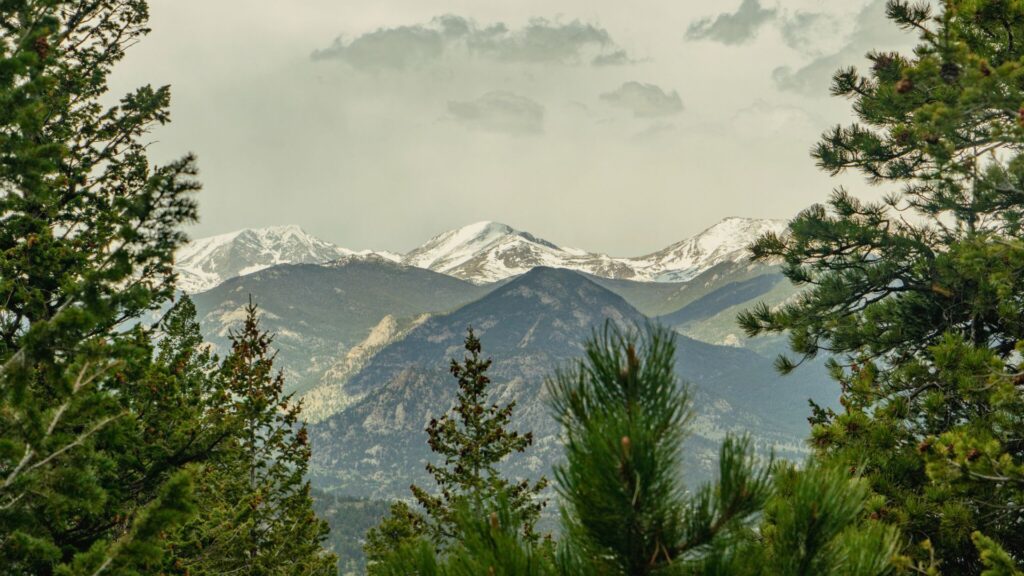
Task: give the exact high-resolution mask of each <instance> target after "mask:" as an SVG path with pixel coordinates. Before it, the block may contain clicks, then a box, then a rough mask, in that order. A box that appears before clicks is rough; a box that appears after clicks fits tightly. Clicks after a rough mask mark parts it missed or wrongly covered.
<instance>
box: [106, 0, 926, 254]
mask: <svg viewBox="0 0 1024 576" xmlns="http://www.w3.org/2000/svg"><path fill="white" fill-rule="evenodd" d="M150 4H151V11H152V20H151V26H152V28H153V33H152V34H151V35H150V36H149V37H148V38H146V39H145V40H144V41H143V43H141V44H140V45H138V46H137V47H135V48H133V49H132V51H131V52H130V54H129V56H128V58H127V59H126V61H125V62H124V63H123V64H122V66H121V68H120V69H119V70H118V73H117V75H116V77H115V79H114V82H113V88H114V90H115V91H117V92H125V91H127V90H128V89H130V88H131V87H133V86H136V85H141V84H146V83H152V84H171V85H172V87H173V103H172V106H171V112H172V119H173V123H172V124H171V125H170V126H168V127H165V128H161V129H160V130H159V131H157V132H156V133H155V135H154V138H155V139H156V140H157V142H156V143H155V144H154V146H153V148H152V149H153V153H154V156H155V158H156V159H157V160H158V161H160V160H166V159H169V158H172V157H176V156H178V155H180V154H182V153H184V152H187V151H192V152H195V153H197V154H198V156H199V161H200V168H201V170H202V177H201V178H202V181H203V183H204V185H205V190H204V191H203V192H202V193H201V195H200V197H199V200H200V214H201V218H202V221H201V223H200V224H199V225H198V226H196V227H194V228H192V229H190V233H192V234H193V235H194V236H204V235H209V234H215V233H220V232H227V231H230V230H235V229H238V228H245V227H258V226H266V225H273V224H299V225H301V226H302V227H304V228H305V229H307V230H308V231H310V232H311V233H313V234H315V235H317V236H320V237H322V238H324V239H325V240H329V241H332V242H336V243H338V244H341V245H343V246H345V247H348V248H352V249H363V248H374V249H389V250H395V251H403V252H404V251H407V250H409V249H411V248H413V247H414V246H416V245H418V244H420V243H422V242H423V241H425V240H426V239H427V238H429V237H430V236H432V235H434V234H436V233H438V232H440V231H443V230H445V229H448V228H453V227H456V226H461V225H463V224H467V223H470V222H474V221H478V220H497V221H501V222H505V223H507V224H510V225H512V226H514V227H517V228H520V229H524V230H528V231H530V232H532V233H534V234H536V235H538V236H541V237H543V238H546V239H548V240H551V241H553V242H556V243H559V244H563V245H568V246H574V247H579V248H585V249H588V250H593V251H602V252H606V253H610V254H613V255H621V256H626V255H639V254H643V253H647V252H651V251H654V250H656V249H659V248H662V247H664V246H665V245H667V244H670V243H672V242H675V241H678V240H680V239H682V238H684V237H687V236H689V235H692V234H694V233H696V232H698V231H700V230H701V229H703V228H706V227H707V226H710V225H712V224H714V223H715V222H717V221H718V220H720V219H722V218H723V217H727V216H750V217H771V218H788V217H791V216H792V215H793V214H795V213H796V212H797V211H798V210H800V209H802V208H804V207H806V206H808V205H809V204H811V203H813V202H816V201H821V200H822V199H824V198H825V197H826V196H827V194H828V193H829V191H830V190H831V189H832V188H833V187H834V186H836V185H837V184H839V183H840V182H843V183H845V184H847V185H848V186H849V187H850V188H851V189H853V190H855V191H856V192H857V193H858V194H860V195H870V196H875V195H878V194H880V193H881V191H880V190H873V189H871V188H869V187H868V186H867V184H864V183H863V182H862V180H861V179H860V178H859V177H856V176H851V177H848V178H845V179H843V180H841V181H840V180H836V179H831V178H829V177H828V175H827V174H824V173H822V172H820V171H818V170H817V168H816V167H815V166H814V162H813V160H812V159H811V158H810V157H809V155H808V151H809V149H810V147H811V146H812V145H813V144H814V143H815V141H816V139H817V136H818V135H819V134H820V132H821V131H822V130H824V129H826V128H827V127H829V126H830V125H833V124H835V123H837V122H845V121H846V120H847V119H848V118H849V103H848V102H846V101H844V100H841V99H837V98H834V97H831V96H829V94H828V86H829V78H830V76H831V74H832V72H833V71H834V70H835V69H836V68H837V67H840V66H844V65H851V64H857V65H861V66H863V62H864V61H863V55H864V54H865V53H866V52H867V51H868V50H869V49H872V48H878V49H896V48H899V49H906V48H908V47H909V46H911V45H912V44H913V40H914V38H913V37H912V36H910V35H908V34H907V33H904V32H901V31H899V30H898V29H897V28H896V27H894V26H893V25H892V24H891V23H889V22H887V21H886V20H885V19H884V16H883V8H884V1H883V0H845V1H842V2H840V1H838V0H827V1H812V0H781V1H774V0H760V1H759V0H738V1H737V0H687V1H685V2H680V1H669V0H632V1H630V2H622V1H621V0H516V1H515V2H510V1H508V0H448V1H441V0H151V2H150Z"/></svg>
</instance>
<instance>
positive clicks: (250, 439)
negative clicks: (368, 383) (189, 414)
mask: <svg viewBox="0 0 1024 576" xmlns="http://www.w3.org/2000/svg"><path fill="white" fill-rule="evenodd" d="M231 341H232V349H231V353H230V354H229V355H228V357H227V358H225V360H224V362H223V363H222V364H221V366H220V368H219V371H218V372H217V373H216V374H212V375H211V377H213V378H215V379H217V380H218V381H219V382H221V386H223V390H224V398H225V399H226V400H227V401H226V402H225V403H221V404H217V405H215V406H214V413H213V415H214V417H215V418H218V419H220V418H223V421H224V422H225V423H226V426H227V429H228V430H229V431H230V436H228V437H227V439H226V446H225V449H224V450H222V451H221V452H220V453H219V454H217V455H216V457H215V458H212V459H211V460H210V461H209V462H208V463H207V464H206V466H205V467H204V468H203V471H202V476H201V479H202V488H201V490H200V491H199V493H198V497H199V499H200V510H199V513H198V515H197V517H196V519H195V520H194V521H192V522H190V523H189V524H188V525H187V526H186V527H185V529H184V530H183V531H181V533H180V534H178V535H177V538H176V540H177V542H176V543H175V545H174V547H175V553H174V555H173V558H172V561H171V562H170V566H168V567H167V568H166V569H167V570H168V571H170V572H174V573H180V574H189V575H202V574H224V573H231V572H239V571H240V572H244V573H247V574H281V575H284V574H296V575H298V574H303V575H306V574H325V575H326V574H335V573H336V571H337V568H336V563H337V559H336V558H335V557H334V556H333V555H330V554H328V553H326V552H325V551H324V550H323V547H322V543H323V541H324V540H325V538H326V536H327V525H326V523H325V522H323V521H322V520H320V519H318V518H317V517H316V514H315V513H314V512H313V502H312V498H311V497H310V486H309V483H308V482H307V481H306V480H305V476H306V471H307V469H308V462H309V456H310V447H309V442H308V438H307V435H306V428H305V426H304V425H303V424H301V423H300V422H299V419H298V418H299V413H300V410H301V406H300V404H299V403H296V402H293V401H292V398H291V395H285V394H284V391H283V390H284V377H283V375H282V374H281V373H280V372H278V373H276V374H275V372H274V365H273V357H274V353H273V351H272V349H271V344H272V338H271V337H270V336H269V335H268V334H267V333H265V332H263V331H262V330H260V327H259V319H258V316H257V309H256V306H255V305H253V304H251V303H250V305H249V306H248V308H247V309H246V318H245V321H244V323H243V326H242V328H241V330H240V331H238V332H233V333H232V334H231Z"/></svg>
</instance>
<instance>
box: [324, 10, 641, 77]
mask: <svg viewBox="0 0 1024 576" xmlns="http://www.w3.org/2000/svg"><path fill="white" fill-rule="evenodd" d="M458 52H463V53H466V54H469V55H472V56H477V57H481V58H488V59H491V60H495V61H498V62H517V63H536V64H565V65H577V64H594V65H599V66H603V65H610V64H627V63H629V62H631V60H630V58H629V55H628V54H627V53H626V51H625V50H623V49H622V48H621V47H619V46H618V45H617V44H616V43H615V41H614V40H612V37H611V35H610V34H609V33H608V31H607V30H605V29H603V28H599V27H597V26H595V25H593V24H587V23H584V22H581V21H579V20H573V21H572V22H569V23H566V24H563V23H558V22H553V21H550V20H546V19H543V18H534V19H532V20H530V21H529V23H528V24H527V25H526V26H524V27H522V28H520V29H515V30H513V29H510V28H509V27H508V26H506V25H505V24H502V23H497V24H492V25H489V26H485V27H480V26H478V25H477V24H476V23H475V22H474V21H472V20H468V19H466V18H463V17H461V16H454V15H447V16H440V17H437V18H434V19H433V20H431V21H430V22H429V23H427V24H417V25H413V26H399V27H396V28H380V29H378V30H376V31H373V32H369V33H366V34H363V35H362V36H358V37H356V38H354V39H352V40H351V41H349V42H346V41H345V40H344V39H341V38H339V39H337V40H335V41H334V43H333V44H332V45H331V46H329V47H327V48H325V49H323V50H317V51H316V52H314V53H313V59H314V60H342V61H344V62H347V63H349V64H351V65H352V66H354V67H356V68H360V69H365V70H374V69H406V68H416V67H420V66H423V65H426V64H429V63H431V62H434V61H437V60H440V59H441V58H443V57H444V56H445V55H447V54H450V53H458Z"/></svg>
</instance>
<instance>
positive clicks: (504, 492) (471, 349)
mask: <svg viewBox="0 0 1024 576" xmlns="http://www.w3.org/2000/svg"><path fill="white" fill-rule="evenodd" d="M464 345H465V350H466V356H465V357H464V358H463V361H462V362H461V363H460V362H459V361H457V360H455V359H452V361H451V366H450V372H451V374H452V376H453V377H455V379H456V380H458V386H459V392H458V400H457V403H456V405H455V406H454V407H453V408H452V410H451V411H450V412H448V413H446V414H445V415H443V416H442V417H441V418H438V419H432V420H431V421H430V422H429V424H428V425H427V430H426V431H427V437H428V444H429V445H430V449H431V450H432V451H433V452H434V453H435V454H438V455H440V456H443V458H444V460H443V462H442V463H441V464H433V463H428V464H427V472H429V473H430V475H431V476H433V478H434V482H435V483H436V485H437V487H438V489H439V491H440V493H439V494H438V495H434V494H431V493H430V492H428V491H427V490H426V489H424V488H421V487H419V486H416V485H413V486H411V490H412V493H413V496H414V497H415V498H416V501H417V502H418V503H419V504H420V506H421V507H422V509H423V513H420V512H418V511H415V510H412V509H411V508H409V507H408V506H407V505H406V504H404V503H402V502H396V503H395V504H393V505H392V507H391V511H390V514H389V516H388V517H387V518H385V520H384V521H383V522H382V524H381V525H380V526H378V527H377V528H374V529H372V530H370V531H369V532H368V533H367V538H366V542H367V543H366V546H365V547H364V550H365V552H366V557H367V560H368V561H369V562H371V563H374V562H379V561H380V560H382V559H383V558H385V557H386V556H387V555H388V554H389V553H390V552H391V551H393V549H395V548H397V547H398V546H399V545H400V543H401V542H403V541H409V540H413V539H415V538H416V537H420V536H424V535H429V536H430V539H431V540H432V542H433V543H434V546H436V547H438V548H439V549H440V548H443V547H444V546H445V545H447V544H448V543H450V542H451V541H452V540H454V539H456V538H458V537H459V536H460V535H461V533H460V523H459V521H458V518H457V516H458V515H459V514H460V509H461V507H464V506H469V505H472V506H473V507H474V509H482V508H487V507H493V506H496V505H497V502H498V499H499V498H503V499H505V500H506V504H507V506H508V508H509V513H510V514H512V515H513V517H515V518H517V519H518V520H519V521H520V525H519V528H520V530H521V532H522V536H523V538H525V539H526V540H529V541H536V540H537V539H538V535H537V533H536V531H535V528H534V527H535V525H536V523H537V519H538V517H539V516H540V512H541V509H542V508H543V506H544V502H543V500H541V499H540V497H539V495H540V492H541V491H542V490H544V488H546V487H547V480H546V479H545V478H541V479H540V480H538V481H537V482H533V483H531V482H530V481H529V480H519V481H517V482H512V481H510V480H508V479H507V478H505V477H503V476H502V475H501V473H500V472H499V471H498V469H497V466H498V464H499V463H501V462H503V461H504V460H506V459H507V458H508V457H509V456H510V455H511V454H513V453H517V452H518V453H522V452H524V451H525V450H526V449H527V448H528V447H529V446H530V445H531V444H532V443H533V434H532V433H530V432H527V433H525V434H521V433H519V432H516V431H514V430H510V427H511V422H512V414H513V412H514V410H515V406H516V404H515V402H510V403H509V404H506V405H504V406H499V405H497V404H490V405H488V404H487V398H488V395H489V394H490V384H491V379H490V377H488V376H487V370H488V369H489V368H490V366H491V363H492V361H491V359H489V358H488V359H484V358H483V357H482V356H481V351H482V347H481V344H480V340H479V339H478V338H477V337H476V335H475V334H474V333H473V329H472V328H470V329H469V330H468V334H467V336H466V339H465V342H464ZM372 572H373V573H374V574H376V573H378V572H377V571H376V569H375V568H374V569H373V570H372Z"/></svg>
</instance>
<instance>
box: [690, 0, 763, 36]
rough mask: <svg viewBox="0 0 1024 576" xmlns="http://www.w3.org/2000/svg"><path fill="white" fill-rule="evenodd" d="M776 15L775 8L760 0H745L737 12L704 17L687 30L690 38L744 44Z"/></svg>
mask: <svg viewBox="0 0 1024 576" xmlns="http://www.w3.org/2000/svg"><path fill="white" fill-rule="evenodd" d="M774 17H775V10H774V9H768V8H761V3H760V2H759V1H758V0H743V3H742V4H740V7H739V9H738V10H736V12H733V13H729V12H726V13H723V14H719V15H718V16H717V17H715V18H702V19H700V20H698V21H696V22H694V23H692V24H690V27H689V28H688V29H687V31H686V37H687V38H688V39H690V40H713V41H715V42H721V43H722V44H729V45H733V44H743V43H744V42H747V41H749V40H752V39H753V38H754V36H756V35H757V31H758V30H759V29H760V28H761V26H762V25H764V24H765V23H766V22H768V21H769V20H771V19H772V18H774Z"/></svg>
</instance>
